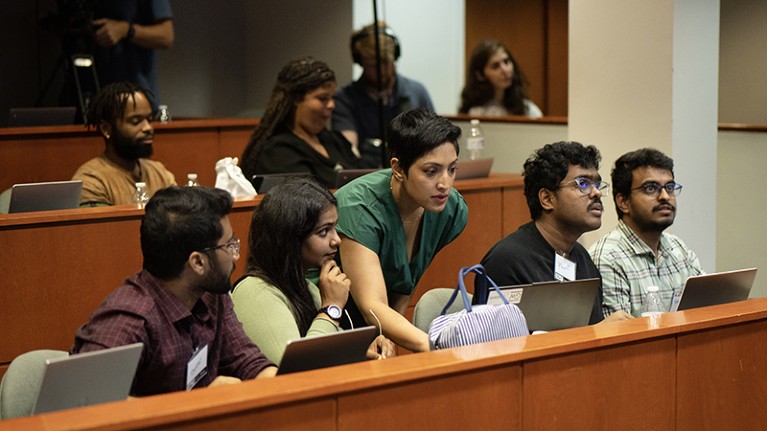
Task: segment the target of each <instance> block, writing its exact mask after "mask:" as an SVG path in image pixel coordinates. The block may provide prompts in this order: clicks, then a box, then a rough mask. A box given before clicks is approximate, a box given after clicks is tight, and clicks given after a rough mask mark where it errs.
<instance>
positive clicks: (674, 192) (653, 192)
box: [631, 181, 682, 196]
mask: <svg viewBox="0 0 767 431" xmlns="http://www.w3.org/2000/svg"><path fill="white" fill-rule="evenodd" d="M631 190H641V191H642V192H643V193H644V194H646V195H647V196H660V191H661V190H666V193H668V195H669V196H679V195H680V194H681V193H682V185H681V184H677V183H675V182H674V181H669V182H667V183H666V184H660V183H658V182H655V181H648V182H646V183H644V184H642V185H641V186H639V187H634V188H633V189H631Z"/></svg>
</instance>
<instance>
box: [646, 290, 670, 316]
mask: <svg viewBox="0 0 767 431" xmlns="http://www.w3.org/2000/svg"><path fill="white" fill-rule="evenodd" d="M659 290H660V289H658V286H648V287H647V294H646V295H645V296H644V301H643V302H642V317H647V316H659V315H661V314H663V313H665V312H666V307H665V306H664V304H663V298H661V297H660V292H659Z"/></svg>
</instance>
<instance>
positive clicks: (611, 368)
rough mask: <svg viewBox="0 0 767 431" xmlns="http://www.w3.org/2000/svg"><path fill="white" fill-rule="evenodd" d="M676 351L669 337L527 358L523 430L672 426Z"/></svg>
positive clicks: (674, 344)
mask: <svg viewBox="0 0 767 431" xmlns="http://www.w3.org/2000/svg"><path fill="white" fill-rule="evenodd" d="M675 354H676V342H675V339H674V338H673V337H667V338H661V339H659V340H654V341H648V342H645V343H635V344H634V343H632V344H627V345H620V346H613V347H609V348H604V349H597V350H591V351H586V352H577V353H572V354H567V355H562V356H555V357H552V358H544V359H540V360H532V361H529V362H527V363H525V366H524V377H523V379H524V385H525V391H524V400H523V403H522V404H523V406H524V411H523V413H522V417H523V418H524V426H523V428H524V429H528V430H538V431H546V430H561V429H583V430H587V429H588V430H595V429H601V430H613V429H637V426H638V425H639V424H641V427H642V428H643V429H656V430H670V429H673V426H674V420H673V419H674V391H675V369H674V367H673V363H674V359H675ZM608 405H609V406H610V407H607V406H608ZM565 424H567V425H566V426H564V425H565Z"/></svg>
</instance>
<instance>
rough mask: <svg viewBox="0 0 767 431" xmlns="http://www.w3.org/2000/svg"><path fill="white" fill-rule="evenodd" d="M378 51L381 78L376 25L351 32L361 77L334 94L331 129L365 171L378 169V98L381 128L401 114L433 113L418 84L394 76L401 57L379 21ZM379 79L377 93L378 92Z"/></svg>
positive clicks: (394, 38)
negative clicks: (413, 111) (419, 110)
mask: <svg viewBox="0 0 767 431" xmlns="http://www.w3.org/2000/svg"><path fill="white" fill-rule="evenodd" d="M377 30H378V31H377V33H378V43H379V45H380V49H381V53H380V55H381V76H380V77H379V76H378V66H377V64H376V25H375V24H370V25H368V26H365V27H363V28H362V29H360V30H358V31H356V32H354V34H352V38H351V51H352V59H353V60H354V62H355V63H357V64H359V65H360V66H362V76H360V78H359V79H358V80H356V81H354V82H351V83H349V84H347V85H346V86H344V87H343V88H342V89H341V90H339V91H338V92H337V93H336V98H335V102H336V107H335V110H334V111H333V118H332V121H333V129H334V130H339V131H341V133H342V134H343V135H344V136H345V137H346V139H347V140H349V142H351V143H352V148H353V151H354V152H355V153H357V154H358V155H359V156H360V157H361V158H362V163H363V165H364V167H366V168H378V167H382V166H381V164H382V160H383V157H382V155H383V153H382V151H383V149H382V148H381V141H382V140H383V138H384V132H383V130H382V129H381V124H380V118H379V111H378V99H379V96H380V98H381V99H382V102H383V103H382V106H383V110H384V115H383V117H384V118H383V120H384V128H385V127H386V125H388V124H389V121H391V119H392V118H394V117H396V116H397V115H399V114H400V113H402V112H405V111H409V110H411V109H416V108H425V109H427V110H429V111H431V112H434V104H433V103H432V101H431V97H429V93H428V92H427V91H426V87H424V85H423V84H421V83H420V82H417V81H414V80H412V79H409V78H406V77H404V76H402V75H400V74H398V73H397V69H396V64H395V62H396V61H397V59H399V57H400V54H401V47H400V43H399V39H398V38H397V35H396V34H395V33H394V31H392V30H391V28H389V26H387V25H386V23H384V22H383V21H379V22H378V29H377ZM379 78H380V88H381V91H380V94H379V91H378V88H379V83H378V80H379Z"/></svg>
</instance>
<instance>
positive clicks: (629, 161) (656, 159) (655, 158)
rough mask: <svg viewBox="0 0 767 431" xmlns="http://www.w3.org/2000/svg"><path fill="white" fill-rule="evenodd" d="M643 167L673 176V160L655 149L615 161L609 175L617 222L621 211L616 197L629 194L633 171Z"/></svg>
mask: <svg viewBox="0 0 767 431" xmlns="http://www.w3.org/2000/svg"><path fill="white" fill-rule="evenodd" d="M644 166H650V167H653V168H658V169H663V170H666V171H669V172H671V176H672V178H673V176H674V160H673V159H672V158H671V157H669V156H667V155H665V154H663V153H661V152H660V151H658V150H656V149H655V148H642V149H639V150H636V151H631V152H629V153H626V154H624V155H622V156H620V157H619V158H618V160H616V161H615V167H613V171H612V173H611V174H610V177H611V178H610V179H611V181H612V187H613V202H615V210H616V211H617V212H618V220H620V219H622V218H623V211H621V210H620V208H618V202H616V197H617V196H618V194H621V195H623V196H628V195H630V194H631V182H632V180H633V179H634V169H637V168H641V167H644Z"/></svg>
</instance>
